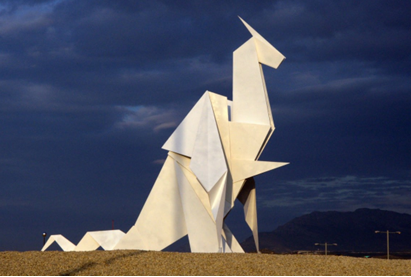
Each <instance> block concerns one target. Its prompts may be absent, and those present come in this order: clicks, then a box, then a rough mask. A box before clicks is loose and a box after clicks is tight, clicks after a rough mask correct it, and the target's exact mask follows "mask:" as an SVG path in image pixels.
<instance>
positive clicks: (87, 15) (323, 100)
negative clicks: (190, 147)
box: [0, 0, 411, 251]
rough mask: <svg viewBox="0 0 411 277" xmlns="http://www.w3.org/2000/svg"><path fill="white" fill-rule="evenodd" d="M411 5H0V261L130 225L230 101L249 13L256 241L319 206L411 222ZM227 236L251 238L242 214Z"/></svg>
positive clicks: (22, 1)
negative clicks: (194, 115)
mask: <svg viewBox="0 0 411 277" xmlns="http://www.w3.org/2000/svg"><path fill="white" fill-rule="evenodd" d="M410 10H411V2H410V1H396V0H394V1H392V0H390V1H377V0H376V1H347V0H346V1H326V0H322V1H320V0H318V1H302V0H300V1H299V0H291V1H289V0H278V1H154V0H147V1H132V0H122V1H108V0H107V1H103V0H84V1H83V0H81V1H74V0H9V1H7V0H0V188H1V190H0V223H1V225H0V251H2V250H39V249H41V247H42V237H41V234H42V233H43V232H47V233H48V234H63V235H65V236H66V237H67V238H68V239H69V240H71V241H73V242H74V243H77V242H78V241H79V240H80V238H81V237H82V236H83V235H84V233H85V232H86V231H92V230H107V229H111V227H112V220H114V223H115V228H119V229H121V230H123V231H125V232H126V231H128V229H129V228H130V227H131V226H132V225H133V224H134V222H135V220H136V218H137V216H138V214H139V212H140V210H141V208H142V206H143V204H144V201H145V199H146V198H147V196H148V193H149V191H150V189H151V187H152V185H153V183H154V181H155V179H156V177H157V175H158V173H159V171H160V169H161V166H162V161H163V160H164V159H165V157H166V155H167V152H166V151H165V150H162V149H161V146H162V145H163V143H164V142H165V141H166V139H167V138H168V137H169V136H170V134H171V133H172V132H173V130H174V128H175V127H176V126H177V125H178V124H179V122H180V121H181V120H182V119H183V118H184V116H185V115H186V114H187V112H188V111H189V110H190V109H191V107H192V106H193V105H194V104H195V102H196V101H197V100H198V99H199V98H200V97H201V96H202V94H203V93H204V91H205V90H210V91H213V92H215V93H218V94H221V95H224V96H227V97H228V98H229V99H231V89H232V83H231V80H232V52H233V51H234V50H235V49H236V48H237V47H239V46H240V45H241V44H242V43H244V42H245V41H246V40H248V39H249V38H250V34H249V33H248V31H247V29H246V28H245V27H244V26H243V25H242V23H241V21H240V20H239V19H238V17H237V16H241V17H242V18H243V19H244V20H245V21H247V22H248V23H249V24H250V25H251V26H252V27H253V28H254V29H256V30H257V31H258V32H259V33H260V34H261V35H262V36H263V37H265V38H266V39H267V40H268V41H269V42H271V43H272V44H273V45H274V46H275V47H276V48H277V49H278V50H279V51H280V52H282V53H283V54H284V55H285V56H286V57H287V59H286V60H285V61H284V62H283V63H282V64H281V66H280V67H279V68H278V69H277V70H275V69H272V68H267V67H264V72H265V78H266V83H267V89H268V92H269V97H270V101H271V105H272V111H273V117H274V121H275V124H276V131H275V132H274V134H273V136H272V138H271V140H270V142H269V144H268V145H267V147H266V149H265V151H264V153H263V155H262V156H261V158H260V160H268V161H284V162H290V165H288V166H286V167H283V168H280V169H277V170H274V171H271V172H268V173H265V174H263V175H261V176H259V177H257V178H256V182H257V202H258V203H257V205H258V212H259V215H258V216H259V227H260V231H271V230H273V229H275V228H276V227H277V226H278V225H280V224H283V223H285V222H287V221H288V220H290V219H292V218H294V217H296V216H300V215H302V214H305V213H309V212H312V211H328V210H337V211H352V210H355V209H357V208H361V207H368V208H379V209H386V210H392V211H397V212H404V213H411V206H410V198H411V190H410V187H411V169H410V166H411V158H410V153H411V142H410V127H411V124H410V114H411V110H410V107H411V79H410V77H411V73H410V68H411V17H410V14H409V13H410ZM228 220H229V226H230V227H231V229H232V231H233V232H234V234H236V235H237V237H238V239H239V240H240V241H242V240H244V239H245V238H246V237H248V236H249V235H251V232H250V231H249V230H247V227H246V225H245V224H244V223H243V215H242V207H241V205H238V203H237V205H236V207H235V209H234V211H233V213H232V214H230V217H229V219H228Z"/></svg>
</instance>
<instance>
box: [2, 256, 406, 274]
mask: <svg viewBox="0 0 411 277" xmlns="http://www.w3.org/2000/svg"><path fill="white" fill-rule="evenodd" d="M0 275H405V276H410V275H411V260H381V259H366V258H352V257H343V256H314V255H268V254H193V253H171V252H145V251H93V252H57V251H50V252H39V251H30V252H0Z"/></svg>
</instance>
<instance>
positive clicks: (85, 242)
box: [74, 232, 100, 251]
mask: <svg viewBox="0 0 411 277" xmlns="http://www.w3.org/2000/svg"><path fill="white" fill-rule="evenodd" d="M99 247H100V244H98V242H97V241H96V240H95V239H94V238H93V237H92V236H91V235H90V234H89V232H87V233H86V234H85V235H84V236H83V238H82V239H81V240H80V242H79V243H78V244H77V246H76V248H75V249H74V251H93V250H96V249H97V248H99Z"/></svg>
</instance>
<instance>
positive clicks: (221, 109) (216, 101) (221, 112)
mask: <svg viewBox="0 0 411 277" xmlns="http://www.w3.org/2000/svg"><path fill="white" fill-rule="evenodd" d="M210 101H211V106H212V107H213V112H214V117H215V121H216V124H217V127H218V131H219V133H220V139H221V143H222V145H223V149H224V153H225V155H226V159H227V161H230V158H231V157H230V155H231V153H230V152H231V151H230V130H229V127H228V124H229V121H228V115H229V111H228V101H227V97H224V96H221V95H218V94H215V93H210Z"/></svg>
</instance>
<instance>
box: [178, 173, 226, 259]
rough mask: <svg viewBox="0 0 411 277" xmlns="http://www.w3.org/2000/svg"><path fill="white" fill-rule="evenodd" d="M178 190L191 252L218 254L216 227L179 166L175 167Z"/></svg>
mask: <svg viewBox="0 0 411 277" xmlns="http://www.w3.org/2000/svg"><path fill="white" fill-rule="evenodd" d="M175 168H176V175H177V180H178V188H179V192H180V198H181V203H182V204H183V209H184V218H185V222H186V224H187V231H188V240H189V242H190V248H191V252H209V253H210V252H218V250H219V249H218V248H219V247H218V239H217V232H216V226H215V223H214V221H213V219H212V218H210V216H209V214H208V212H207V211H206V209H205V208H204V206H203V205H202V203H201V201H200V200H199V199H198V197H197V195H196V193H195V192H194V190H193V188H192V187H191V185H190V183H189V182H188V180H187V178H186V177H185V175H184V173H183V171H182V170H181V168H180V167H179V166H176V167H175Z"/></svg>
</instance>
